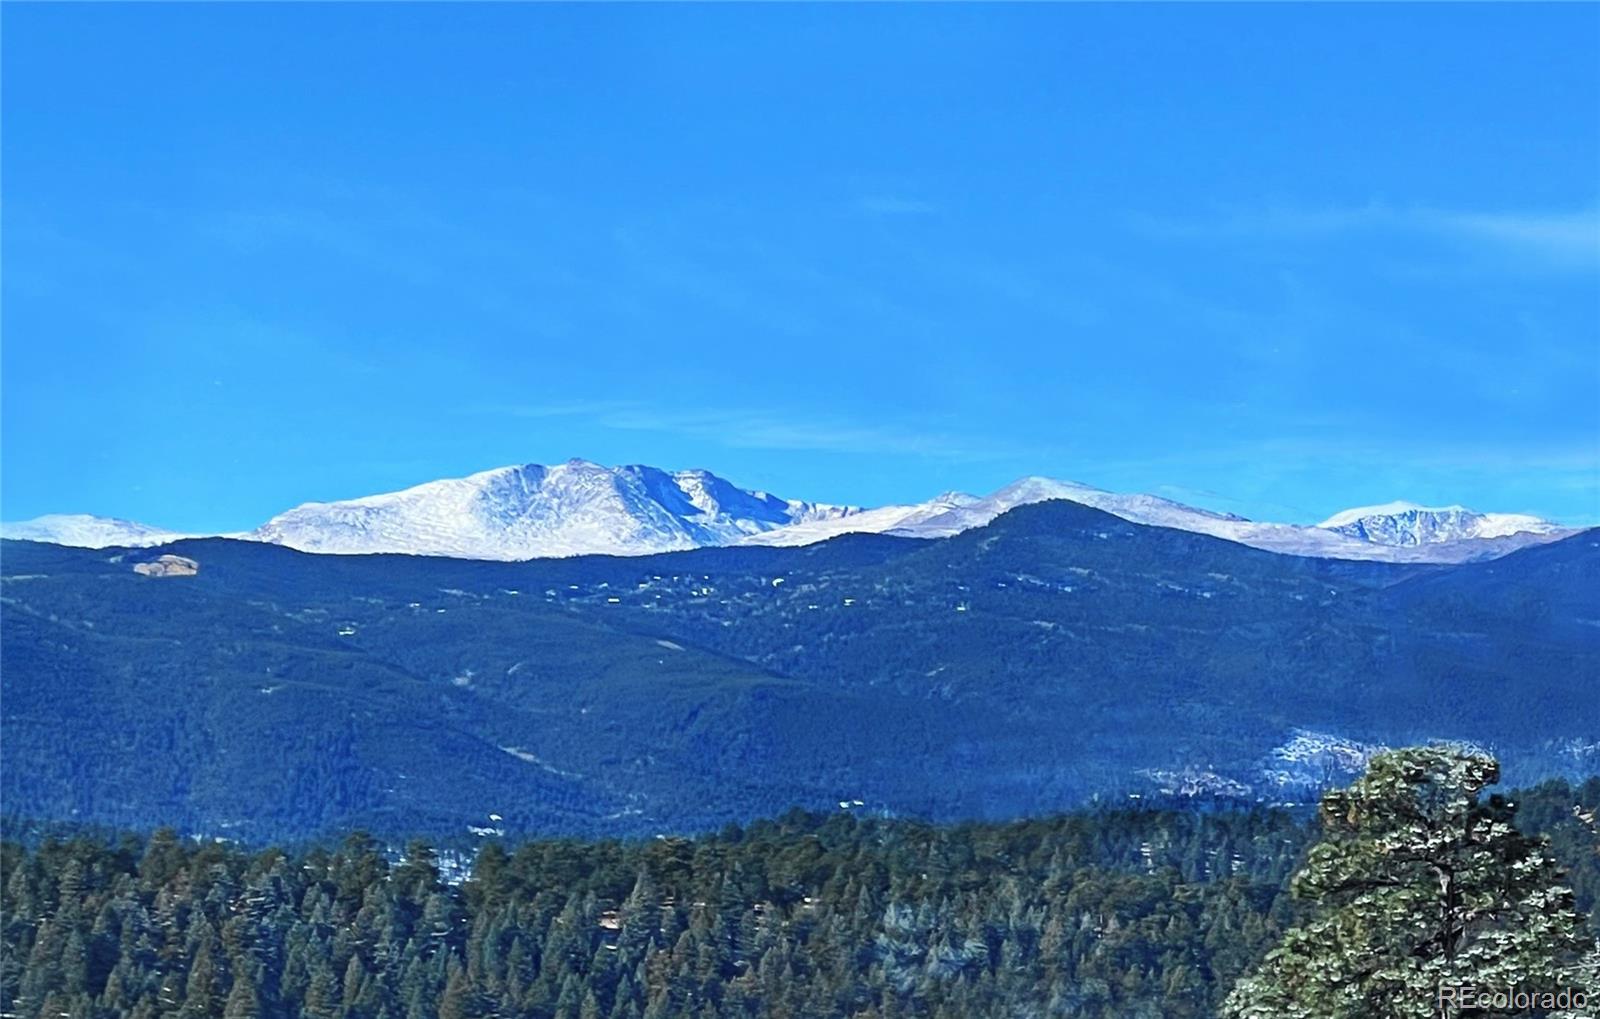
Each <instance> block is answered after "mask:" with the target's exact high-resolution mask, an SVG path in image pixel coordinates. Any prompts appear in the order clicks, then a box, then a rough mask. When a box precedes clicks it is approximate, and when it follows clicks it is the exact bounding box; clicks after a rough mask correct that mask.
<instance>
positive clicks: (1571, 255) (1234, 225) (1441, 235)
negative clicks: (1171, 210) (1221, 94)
mask: <svg viewBox="0 0 1600 1019" xmlns="http://www.w3.org/2000/svg"><path fill="white" fill-rule="evenodd" d="M1133 224H1134V226H1135V228H1137V229H1139V230H1140V231H1142V232H1144V233H1147V234H1151V235H1154V236H1160V237H1166V238H1171V239H1185V240H1192V239H1214V238H1262V237H1281V238H1295V237H1299V238H1318V237H1334V236H1344V235H1353V234H1361V233H1390V234H1408V235H1412V236H1416V237H1427V238H1434V239H1443V240H1447V241H1453V242H1457V243H1459V244H1461V245H1463V246H1465V247H1466V248H1468V249H1469V250H1480V251H1490V252H1497V253H1500V254H1503V255H1508V256H1514V257H1522V258H1533V259H1538V260H1539V261H1540V262H1542V263H1545V264H1548V265H1554V266H1563V267H1568V268H1584V269H1591V270H1592V269H1600V206H1596V207H1591V208H1582V209H1568V210H1556V211H1548V210H1545V211H1539V210H1532V211H1529V210H1522V211H1518V210H1467V209H1443V208H1434V207H1427V206H1408V207H1397V206H1391V205H1386V204H1380V203H1371V204H1367V205H1359V206H1347V207H1321V208H1296V207H1285V206H1275V207H1271V208H1263V209H1250V210H1232V211H1228V212H1225V213H1223V214H1220V215H1218V216H1215V217H1210V218H1198V219H1173V218H1165V217H1154V216H1139V217H1135V218H1134V220H1133Z"/></svg>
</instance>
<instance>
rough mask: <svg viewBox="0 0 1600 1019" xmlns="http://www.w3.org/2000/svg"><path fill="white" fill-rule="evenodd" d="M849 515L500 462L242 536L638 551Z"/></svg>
mask: <svg viewBox="0 0 1600 1019" xmlns="http://www.w3.org/2000/svg"><path fill="white" fill-rule="evenodd" d="M855 512H858V510H857V509H856V508H855V507H851V506H829V505H820V504H815V503H808V502H800V501H796V500H789V499H780V498H778V497H776V496H772V495H768V494H766V493H764V492H753V491H748V490H746V489H742V488H739V487H737V486H736V485H734V484H732V483H731V482H729V481H726V480H724V479H723V478H720V477H718V476H717V475H715V474H712V473H711V472H709V471H703V470H691V471H677V472H669V471H664V470H661V469H660V468H656V467H646V466H642V465H630V466H623V467H604V466H601V465H600V464H596V463H591V462H589V461H587V460H568V461H567V462H566V463H562V464H556V465H554V466H550V467H546V466H543V465H540V464H523V465H519V466H510V467H498V468H495V469H493V470H488V471H482V472H479V473H477V474H472V475H469V476H467V477H465V478H450V479H445V480H442V481H430V482H428V483H426V484H422V485H417V486H414V487H412V488H407V489H403V490H401V491H398V492H388V493H384V494H382V495H373V496H366V497H363V498H359V499H347V500H341V501H338V502H327V503H306V504H305V505H303V506H299V507H296V508H295V509H292V510H289V511H288V512H287V513H282V514H279V515H278V516H276V517H273V518H272V519H271V520H269V521H267V523H266V524H264V525H262V526H261V527H260V528H258V529H257V530H256V531H254V532H252V534H251V537H253V538H255V539H256V540H258V541H270V542H274V543H276V544H281V545H288V546H290V547H292V548H298V549H300V550H302V551H307V552H347V553H359V552H403V553H412V554H418V555H445V556H458V557H462V558H472V559H533V558H540V557H546V556H569V555H585V554H610V555H643V554H648V553H652V552H667V551H673V550H676V549H687V548H699V547H701V546H704V545H725V544H729V543H731V542H733V541H737V540H738V539H740V538H742V537H744V536H746V535H751V534H759V533H761V532H764V531H770V530H773V529H775V528H780V527H785V526H788V525H791V524H796V523H803V522H810V521H817V520H829V519H834V518H837V517H842V516H846V515H849V514H852V513H855Z"/></svg>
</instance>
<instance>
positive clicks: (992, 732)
mask: <svg viewBox="0 0 1600 1019" xmlns="http://www.w3.org/2000/svg"><path fill="white" fill-rule="evenodd" d="M1597 546H1600V542H1597V539H1596V537H1595V535H1594V533H1592V532H1590V533H1584V534H1580V535H1577V536H1574V537H1573V538H1570V539H1567V540H1565V541H1561V542H1557V543H1554V544H1550V545H1546V546H1543V547H1539V548H1534V549H1527V550H1523V551H1521V552H1518V553H1514V554H1512V555H1509V556H1506V557H1504V558H1502V559H1498V560H1495V561H1493V562H1489V563H1482V564H1475V565H1464V566H1455V567H1419V566H1393V565H1385V564H1379V563H1356V562H1339V561H1329V560H1317V559H1307V558H1300V557H1294V556H1283V555H1275V554H1272V553H1268V552H1262V551H1259V550H1256V549H1251V548H1246V547H1243V546H1240V545H1237V544H1233V543H1230V542H1226V541H1221V540H1218V539H1213V538H1208V537H1205V536H1202V535H1196V534H1190V533H1187V532H1180V531H1172V530H1166V529H1162V528H1153V527H1144V526H1140V525H1136V524H1132V523H1128V522H1127V521H1124V520H1120V519H1117V518H1115V517H1111V516H1108V515H1106V514H1104V513H1100V512H1098V511H1096V510H1093V509H1089V508H1087V507H1084V506H1079V505H1076V504H1072V503H1066V502H1055V503H1044V504H1039V505H1034V506H1027V507H1022V508H1019V509H1017V510H1014V511H1012V512H1011V513H1008V514H1006V515H1005V516H1004V517H1002V518H1000V519H999V520H997V521H996V522H995V523H994V524H992V525H990V526H989V527H986V528H983V529H980V530H976V531H971V532H967V533H965V534H961V535H958V536H956V537H953V538H949V539H945V540H940V541H916V540H909V539H894V538H886V537H875V536H867V535H861V536H850V537H845V538H840V539H836V540H834V541H830V542H826V543H824V544H821V545H816V546H810V547H805V548H793V549H779V548H775V549H766V548H744V549H734V548H729V549H706V550H700V551H693V552H684V553H674V554H669V555H660V556H648V557H639V558H611V557H585V558H579V559H570V560H543V561H536V562H529V563H483V562H470V561H462V560H451V559H429V558H419V557H408V556H312V555H304V554H300V553H296V552H292V551H290V550H287V549H283V548H278V547H274V546H269V545H260V544H253V543H248V542H238V541H226V540H204V541H186V542H180V543H177V544H175V545H172V546H168V547H165V548H162V549H148V550H145V549H141V550H92V549H66V548H60V547H57V546H50V545H39V544H33V543H27V542H8V543H6V544H5V547H4V571H3V573H4V581H3V587H0V598H3V602H0V605H3V610H4V614H5V626H4V627H3V632H0V640H3V647H0V652H3V655H4V662H5V668H4V670H3V673H0V684H3V694H4V697H5V704H6V711H5V713H4V716H3V718H0V735H3V738H4V743H5V746H6V754H7V764H8V767H7V768H5V769H4V773H3V775H0V792H3V794H4V795H3V797H0V799H3V801H4V803H5V807H6V809H7V810H8V811H10V812H12V813H15V814H21V815H26V816H29V817H33V818H45V819H59V820H74V821H80V822H96V823H102V824H111V825H118V826H123V827H129V828H146V829H148V828H151V827H154V826H157V825H161V824H173V825H176V826H178V827H179V828H180V829H182V830H185V831H203V832H206V833H209V834H232V835H235V836H241V837H247V838H250V839H254V840H258V841H259V840H268V839H283V838H298V837H303V836H307V835H313V834H316V833H319V832H329V831H340V830H349V829H350V828H352V827H366V828H370V829H372V830H375V831H381V832H384V833H389V834H394V835H405V834H408V833H417V832H421V833H429V834H438V835H460V834H464V833H465V832H466V831H467V830H468V827H469V826H473V827H480V828H498V829H501V830H504V831H506V832H508V833H521V834H549V833H569V834H579V835H626V834H653V833H656V832H663V831H668V832H694V831H706V830H714V829H716V828H717V827H719V826H721V825H722V824H725V823H727V822H729V821H746V820H749V819H751V818H754V817H760V816H772V815H775V814H777V813H779V812H782V811H784V810H786V809H788V808H789V807H791V806H795V805H799V806H802V807H806V808H808V809H821V808H825V807H830V806H833V805H835V804H837V803H839V802H845V803H851V804H854V803H856V802H857V801H859V803H860V805H861V807H862V809H864V810H866V811H868V812H873V813H887V814H892V815H896V816H917V817H925V818H930V819H939V820H959V819H965V818H991V819H1002V818H1007V817H1015V816H1020V815H1026V814H1037V813H1041V812H1049V811H1055V810H1060V809H1065V808H1069V807H1072V806H1074V805H1078V804H1082V803H1085V802H1087V801H1090V800H1092V799H1093V798H1094V797H1096V796H1100V797H1108V796H1109V797H1113V798H1121V797H1123V796H1124V795H1126V794H1127V793H1129V792H1142V793H1155V792H1159V791H1161V790H1162V789H1163V788H1170V789H1183V790H1189V791H1199V792H1202V793H1206V794H1222V795H1227V796H1230V797H1234V798H1242V799H1244V800H1247V801H1258V800H1259V801H1265V802H1279V801H1283V800H1298V801H1301V802H1306V801H1309V800H1311V799H1313V798H1314V796H1315V794H1316V792H1317V790H1318V788H1320V786H1321V784H1323V783H1325V782H1327V781H1328V780H1329V779H1330V778H1338V777H1342V776H1343V775H1347V774H1349V769H1350V768H1352V767H1354V768H1359V767H1360V764H1361V760H1360V754H1361V752H1362V751H1361V749H1360V746H1359V744H1363V743H1365V744H1372V743H1387V744H1390V745H1399V744H1404V743H1414V742H1419V741H1425V740H1427V739H1431V738H1450V739H1459V740H1469V741H1473V742H1475V743H1477V744H1479V745H1483V746H1486V747H1488V748H1490V749H1492V750H1494V751H1495V752H1496V753H1497V754H1498V755H1499V757H1500V758H1501V760H1502V761H1503V762H1504V763H1505V765H1506V769H1507V775H1508V777H1509V778H1510V780H1512V781H1518V782H1530V781H1535V780H1537V779H1539V778H1542V777H1545V776H1550V775H1569V776H1583V775H1587V774H1590V773H1592V772H1593V771H1594V770H1595V768H1596V755H1597V744H1596V742H1595V736H1596V734H1597V733H1600V698H1596V697H1595V696H1594V684H1595V681H1596V675H1595V662H1596V661H1597V660H1600V626H1596V625H1595V621H1596V620H1597V619H1600V548H1597ZM163 554H177V555H181V556H184V557H187V558H189V559H192V560H193V561H194V562H195V563H196V564H197V569H198V573H197V574H196V575H194V576H166V577H152V576H144V575H141V574H139V573H137V572H135V569H134V567H136V566H143V565H144V564H146V563H148V562H150V561H152V560H154V559H155V558H157V557H158V556H160V555H163ZM1341 740H1342V741H1353V744H1355V745H1354V746H1353V748H1352V746H1351V745H1348V744H1347V743H1341V742H1339V741H1341ZM65 746H70V747H72V748H73V750H72V752H71V753H70V754H67V753H62V752H61V748H62V747H65ZM1347 750H1348V751H1350V752H1346V751H1347ZM1341 769H1342V770H1341ZM930 774H932V775H938V776H940V780H939V781H938V782H929V781H928V776H929V775H930ZM490 815H499V819H498V820H494V821H492V822H491V820H490Z"/></svg>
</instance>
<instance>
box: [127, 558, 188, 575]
mask: <svg viewBox="0 0 1600 1019" xmlns="http://www.w3.org/2000/svg"><path fill="white" fill-rule="evenodd" d="M133 572H135V573H142V574H144V575H145V576H147V577H192V576H194V575H195V574H196V573H199V572H200V564H199V563H197V562H195V561H194V560H193V559H189V558H187V557H185V556H181V555H164V556H160V557H159V558H157V559H156V560H155V561H154V562H148V563H134V564H133Z"/></svg>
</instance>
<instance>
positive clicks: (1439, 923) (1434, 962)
mask: <svg viewBox="0 0 1600 1019" xmlns="http://www.w3.org/2000/svg"><path fill="white" fill-rule="evenodd" d="M1498 780H1499V765H1498V764H1497V763H1496V762H1495V760H1494V759H1493V758H1492V757H1488V756H1486V755H1484V754H1480V753H1473V752H1469V751H1465V750H1461V749H1456V748H1451V747H1443V746H1436V747H1420V748H1413V749H1408V750H1399V751H1393V752H1389V753H1385V754H1382V755H1380V756H1378V757H1375V758H1374V759H1373V760H1372V762H1371V764H1370V766H1369V768H1368V770H1367V773H1366V775H1365V776H1363V777H1362V778H1361V779H1359V780H1358V781H1357V782H1356V783H1355V784H1354V785H1352V786H1351V787H1350V788H1349V789H1346V790H1340V791H1336V792H1332V793H1329V794H1328V795H1327V796H1326V797H1324V799H1323V801H1322V821H1323V827H1324V836H1323V840H1322V841H1321V842H1320V843H1319V844H1318V845H1316V846H1315V847H1313V848H1312V850H1311V852H1310V854H1309V856H1308V858H1307V860H1306V863H1305V865H1304V866H1303V867H1302V869H1301V870H1300V871H1299V873H1298V874H1296V875H1295V878H1294V885H1293V887H1294V892H1295V894H1296V895H1297V896H1298V897H1300V898H1302V899H1304V900H1307V901H1308V902H1309V903H1311V904H1312V906H1313V907H1314V908H1313V911H1312V915H1311V917H1310V919H1309V920H1307V921H1306V922H1304V923H1302V924H1300V925H1298V926H1295V927H1293V928H1291V929H1290V930H1288V931H1287V932H1286V933H1285V935H1284V938H1283V941H1282V944H1281V945H1280V946H1279V947H1278V948H1276V949H1274V950H1273V951H1272V952H1270V953H1269V954H1268V955H1267V957H1266V960H1265V961H1264V962H1263V963H1262V965H1261V967H1260V968H1259V969H1258V970H1257V971H1256V972H1255V973H1254V974H1253V975H1251V976H1249V977H1246V978H1245V979H1243V980H1241V981H1240V982H1239V983H1238V985H1237V986H1236V987H1235V989H1234V991H1233V993H1232V994H1231V995H1230V996H1229V997H1228V999H1227V1002H1226V1004H1225V1006H1224V1013H1225V1014H1226V1015H1227V1016H1230V1017H1235V1019H1269V1017H1270V1019H1373V1017H1378V1016H1382V1017H1385V1019H1432V1017H1435V1016H1439V1015H1452V1016H1453V1015H1483V1016H1487V1015H1529V1014H1535V1015H1538V1014H1545V1013H1542V1012H1538V1011H1534V1012H1529V1011H1527V1010H1524V1009H1516V1008H1512V1009H1508V1010H1506V1011H1503V1012H1493V1011H1477V1012H1457V1011H1453V1010H1451V1009H1450V1008H1449V1007H1448V1005H1446V1006H1443V1007H1442V1006H1441V1003H1440V993H1439V992H1440V987H1441V986H1448V987H1456V986H1463V985H1472V986H1476V987H1478V988H1522V989H1526V990H1539V991H1547V990H1549V991H1554V990H1559V989H1560V988H1562V987H1580V988H1583V989H1585V990H1587V991H1589V992H1590V994H1591V995H1593V996H1595V998H1596V1000H1597V1001H1600V987H1587V986H1586V984H1587V983H1588V982H1590V980H1591V974H1590V973H1589V972H1588V967H1587V966H1586V965H1585V964H1584V961H1583V956H1584V955H1585V953H1588V952H1592V951H1593V950H1594V945H1593V942H1592V940H1591V939H1590V937H1589V935H1587V934H1586V933H1585V930H1584V926H1583V921H1582V919H1581V918H1580V917H1579V915H1578V914H1577V912H1576V911H1575V910H1574V909H1573V902H1572V893H1571V892H1570V891H1569V890H1568V889H1566V888H1565V887H1563V886H1562V883H1561V876H1560V874H1559V872H1558V871H1557V868H1556V865H1555V863H1554V861H1553V860H1552V859H1551V857H1550V854H1549V852H1548V851H1547V849H1546V846H1545V841H1544V840H1543V839H1536V838H1532V837H1530V836H1527V835H1524V834H1522V833H1521V832H1519V831H1518V830H1517V829H1516V828H1515V827H1514V826H1513V824H1512V816H1513V814H1514V812H1515V807H1514V805H1513V804H1511V803H1509V802H1507V801H1506V800H1504V799H1503V798H1502V797H1500V796H1497V795H1496V796H1491V797H1489V798H1488V800H1487V801H1483V800H1480V798H1479V797H1480V793H1481V792H1482V790H1483V789H1484V788H1485V787H1486V786H1490V785H1493V784H1495V783H1496V782H1497V781H1498Z"/></svg>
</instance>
